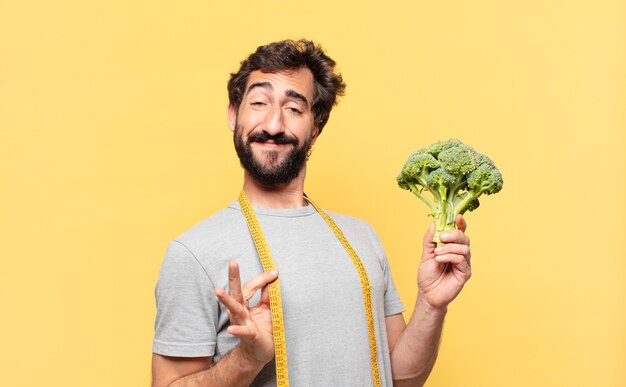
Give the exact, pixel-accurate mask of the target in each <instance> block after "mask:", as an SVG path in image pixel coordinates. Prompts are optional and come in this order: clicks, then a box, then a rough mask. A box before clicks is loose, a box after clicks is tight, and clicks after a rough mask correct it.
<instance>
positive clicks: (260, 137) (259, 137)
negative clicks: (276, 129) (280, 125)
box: [246, 131, 299, 146]
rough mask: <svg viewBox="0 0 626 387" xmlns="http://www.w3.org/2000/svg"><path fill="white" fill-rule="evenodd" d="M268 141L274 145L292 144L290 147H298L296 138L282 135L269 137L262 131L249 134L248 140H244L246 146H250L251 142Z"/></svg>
mask: <svg viewBox="0 0 626 387" xmlns="http://www.w3.org/2000/svg"><path fill="white" fill-rule="evenodd" d="M269 140H272V141H273V142H274V144H292V145H295V146H298V143H299V141H298V139H297V138H295V137H290V136H287V135H285V134H284V133H278V134H275V135H271V134H269V133H267V132H263V131H262V132H257V133H251V134H250V135H249V136H248V139H247V140H246V142H247V143H248V145H250V144H252V143H253V142H266V141H269Z"/></svg>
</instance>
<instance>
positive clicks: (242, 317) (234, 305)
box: [215, 288, 248, 324]
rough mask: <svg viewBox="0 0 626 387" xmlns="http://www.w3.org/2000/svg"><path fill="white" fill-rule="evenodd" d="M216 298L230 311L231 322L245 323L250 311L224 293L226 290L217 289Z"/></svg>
mask: <svg viewBox="0 0 626 387" xmlns="http://www.w3.org/2000/svg"><path fill="white" fill-rule="evenodd" d="M215 296H216V297H217V299H218V300H219V301H220V302H221V303H222V304H223V305H224V306H225V307H226V309H228V314H229V315H230V321H231V323H233V324H240V323H242V322H245V321H246V320H247V318H248V310H247V309H246V307H245V306H244V305H242V304H241V303H240V302H237V300H235V299H234V298H233V297H231V296H230V295H229V294H228V293H226V292H225V291H224V289H220V288H216V289H215Z"/></svg>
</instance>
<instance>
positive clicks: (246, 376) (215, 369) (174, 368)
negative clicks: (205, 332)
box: [152, 346, 265, 387]
mask: <svg viewBox="0 0 626 387" xmlns="http://www.w3.org/2000/svg"><path fill="white" fill-rule="evenodd" d="M264 365H265V364H260V363H258V362H256V361H253V360H251V359H248V358H247V357H246V356H245V355H244V354H243V353H242V351H241V347H240V346H237V347H235V349H233V350H232V351H231V352H229V353H228V355H226V356H225V357H224V358H222V359H221V360H220V361H219V362H217V363H216V364H214V365H212V358H211V357H202V358H178V357H170V356H162V355H159V354H156V353H153V354H152V387H166V386H167V387H193V386H202V387H213V386H215V387H218V386H242V387H243V386H249V385H250V384H252V382H253V381H254V378H255V377H256V376H257V375H258V374H259V372H261V369H262V368H263V366H264Z"/></svg>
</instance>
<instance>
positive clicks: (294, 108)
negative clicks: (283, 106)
mask: <svg viewBox="0 0 626 387" xmlns="http://www.w3.org/2000/svg"><path fill="white" fill-rule="evenodd" d="M287 110H289V111H290V112H291V113H293V114H296V115H300V114H302V111H301V110H300V109H298V108H297V107H294V106H289V107H287Z"/></svg>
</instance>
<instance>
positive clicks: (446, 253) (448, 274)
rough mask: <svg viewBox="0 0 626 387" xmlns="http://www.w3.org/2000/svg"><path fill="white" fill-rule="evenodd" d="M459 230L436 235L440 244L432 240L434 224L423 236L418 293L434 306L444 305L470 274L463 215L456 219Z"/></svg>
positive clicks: (459, 289)
mask: <svg viewBox="0 0 626 387" xmlns="http://www.w3.org/2000/svg"><path fill="white" fill-rule="evenodd" d="M455 222H456V225H457V227H458V230H450V231H447V232H445V233H443V234H441V235H440V236H439V238H440V240H441V242H443V245H440V246H439V247H437V244H436V243H435V242H433V235H434V233H435V227H434V223H431V225H430V228H429V229H428V231H427V232H426V235H424V252H423V253H422V262H421V263H420V267H419V271H418V274H417V285H418V287H419V296H420V297H422V298H423V300H424V301H426V302H427V303H428V305H430V306H431V307H433V308H435V309H442V308H445V307H446V306H447V305H448V304H449V303H450V302H451V301H452V300H454V298H455V297H456V296H457V295H458V294H459V292H460V291H461V289H463V285H465V282H467V280H468V279H469V278H470V276H471V274H472V273H471V267H470V257H471V253H470V248H469V244H470V242H469V238H468V237H467V236H466V235H465V230H466V228H467V225H466V223H465V220H464V219H463V216H461V215H457V217H456V219H455Z"/></svg>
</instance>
